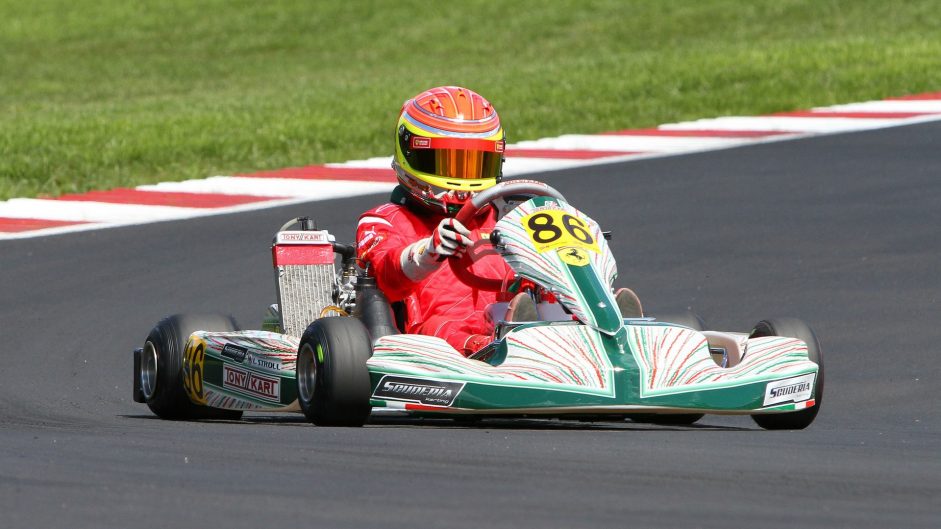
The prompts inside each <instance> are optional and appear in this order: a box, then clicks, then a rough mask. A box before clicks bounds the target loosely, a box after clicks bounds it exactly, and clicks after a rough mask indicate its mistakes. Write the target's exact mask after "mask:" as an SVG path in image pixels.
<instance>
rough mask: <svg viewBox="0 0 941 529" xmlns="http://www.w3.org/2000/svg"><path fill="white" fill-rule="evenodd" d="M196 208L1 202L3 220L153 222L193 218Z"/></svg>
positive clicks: (81, 202) (28, 200)
mask: <svg viewBox="0 0 941 529" xmlns="http://www.w3.org/2000/svg"><path fill="white" fill-rule="evenodd" d="M195 209H196V208H178V207H172V206H142V205H138V204H110V203H107V202H84V201H74V202H70V201H67V200H43V199H35V198H14V199H12V200H8V201H6V202H4V203H0V217H12V218H20V219H43V220H61V221H75V222H124V221H130V222H150V221H158V220H167V219H177V218H180V217H188V216H190V215H192V213H193V212H194V210H195Z"/></svg>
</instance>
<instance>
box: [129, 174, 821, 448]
mask: <svg viewBox="0 0 941 529" xmlns="http://www.w3.org/2000/svg"><path fill="white" fill-rule="evenodd" d="M491 206H492V207H496V208H498V210H499V211H501V212H502V218H501V219H500V220H499V221H498V222H497V224H496V227H495V229H494V230H493V231H492V232H491V233H490V234H489V237H487V238H482V239H480V240H478V241H475V244H474V245H472V246H471V248H470V250H469V251H467V252H465V253H464V254H463V256H462V257H460V258H451V259H448V265H449V266H451V267H452V269H453V271H454V273H455V275H456V276H457V277H458V279H459V280H460V281H463V282H465V283H467V284H469V285H472V286H474V287H476V288H480V289H486V290H492V291H502V290H506V289H508V288H509V286H510V285H515V286H517V287H518V286H520V285H522V284H524V283H525V284H526V285H528V286H529V288H528V290H526V291H527V292H529V293H530V295H531V296H532V297H533V299H534V301H535V302H536V303H537V312H538V314H539V318H538V319H537V320H536V321H522V322H521V321H506V319H505V318H503V317H501V314H503V315H505V309H506V304H505V303H504V304H502V305H500V304H496V305H494V306H492V307H491V311H490V312H491V314H493V316H492V319H493V321H494V323H495V325H494V331H493V341H492V343H491V344H490V345H488V346H487V347H484V348H483V349H482V350H481V351H479V352H478V353H476V354H475V355H473V356H471V357H465V356H463V355H462V354H461V353H460V352H458V351H457V350H455V349H454V348H453V347H452V346H450V345H449V344H448V343H447V342H446V341H445V340H443V339H441V338H438V337H434V336H425V335H415V334H402V333H401V332H400V331H399V329H401V328H404V327H403V326H402V322H401V318H399V319H398V321H397V319H396V313H395V311H393V310H392V307H391V306H390V304H389V302H388V300H387V299H386V298H385V296H384V295H383V294H382V292H381V291H380V290H379V289H378V288H377V287H376V283H375V280H374V279H373V278H371V277H369V275H368V274H367V273H365V272H364V271H362V270H359V269H358V268H357V266H356V264H355V251H354V249H353V247H352V246H349V245H345V244H340V243H337V242H336V241H335V240H334V238H333V237H332V236H331V235H330V234H329V233H328V232H326V231H318V230H315V229H313V227H312V226H311V222H310V221H309V219H294V221H292V222H289V223H288V224H286V225H285V226H284V227H282V229H281V230H280V231H279V232H278V233H277V234H276V236H275V240H274V244H273V246H272V256H273V263H274V268H275V279H276V285H277V301H278V303H277V304H274V305H271V306H270V307H269V309H268V312H267V315H266V317H265V320H264V322H263V324H262V330H250V331H243V330H239V329H238V327H237V325H236V324H235V322H234V321H233V320H232V319H231V318H230V317H223V316H185V315H175V316H170V317H168V318H165V319H164V320H162V321H161V322H159V323H158V324H157V325H156V326H155V327H154V328H153V330H151V332H150V334H149V335H148V336H147V339H146V341H145V342H144V346H143V347H142V348H140V349H137V350H135V351H134V400H135V401H137V402H143V403H147V405H148V406H149V407H150V409H151V410H152V411H153V412H154V413H156V414H157V415H158V416H159V417H161V418H164V419H227V418H228V419H237V418H239V417H240V416H241V414H242V412H243V411H246V410H251V411H267V412H302V413H303V414H304V415H305V416H306V417H307V418H308V419H309V420H310V421H312V422H314V423H316V424H318V425H344V426H361V425H363V424H364V423H366V422H367V420H368V419H369V417H370V414H371V413H372V412H378V411H379V410H383V409H385V410H397V411H399V412H402V413H410V414H416V415H421V416H437V417H450V418H455V419H459V420H460V419H468V418H469V419H473V418H476V417H495V416H504V417H506V416H509V417H517V416H538V417H558V418H580V419H585V418H608V419H611V418H614V419H623V418H631V419H633V420H635V421H647V422H654V423H666V424H691V423H693V422H695V421H696V420H698V419H699V418H701V417H702V416H703V414H707V413H709V414H732V415H750V416H752V417H753V419H754V420H755V422H757V423H758V425H760V426H761V427H763V428H767V429H799V428H805V427H807V426H808V425H810V424H811V423H812V422H813V420H814V418H815V417H816V415H817V412H818V410H819V409H820V405H821V398H822V396H823V358H822V353H821V350H820V346H819V344H818V342H817V338H816V337H815V335H814V333H813V331H812V330H811V329H810V328H809V327H808V326H807V325H806V324H804V323H803V322H801V321H799V320H795V319H766V320H762V321H760V322H759V323H758V324H756V325H755V326H754V328H753V329H752V330H751V331H750V332H744V333H743V332H718V331H707V330H704V329H703V328H702V325H701V320H699V319H698V318H695V317H685V318H669V317H667V318H653V317H646V316H645V317H631V318H625V317H623V315H622V314H621V311H620V309H619V307H618V303H617V300H616V299H615V296H614V293H613V290H612V287H613V284H614V281H615V279H616V276H617V268H616V264H615V260H614V257H613V255H612V253H611V251H610V249H609V247H608V242H607V239H606V236H607V233H606V232H602V231H601V228H600V227H599V225H598V224H597V223H596V222H595V221H593V220H592V219H590V218H589V217H588V216H587V215H585V214H584V213H582V212H581V211H579V210H577V209H576V208H574V207H573V206H571V205H570V204H568V203H567V202H566V201H565V199H564V197H563V196H562V195H561V194H560V193H559V192H558V191H556V190H555V189H553V188H551V187H550V186H548V185H546V184H544V183H541V182H536V181H531V180H513V181H509V182H504V183H501V184H498V185H496V186H494V187H492V188H490V189H487V190H485V191H482V192H480V193H478V194H476V195H475V196H474V198H473V199H472V200H471V201H469V202H468V203H467V204H466V205H465V206H464V208H463V209H462V210H461V211H460V212H459V214H458V216H457V218H458V220H460V221H461V222H462V223H464V224H465V225H467V226H468V228H471V229H473V227H474V219H475V218H477V217H478V215H477V213H478V212H479V211H481V210H482V209H483V208H487V207H491ZM298 222H299V223H300V224H301V227H300V229H294V230H292V229H288V228H289V227H291V226H292V225H293V224H295V223H298ZM335 254H339V255H340V266H339V269H338V270H336V267H335V264H334V262H335ZM479 259H505V260H506V262H507V263H508V264H509V266H510V268H511V269H512V270H513V272H514V273H515V275H514V277H509V278H506V277H480V276H478V275H476V274H475V271H474V266H473V264H474V262H475V261H476V260H479Z"/></svg>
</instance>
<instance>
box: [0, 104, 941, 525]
mask: <svg viewBox="0 0 941 529" xmlns="http://www.w3.org/2000/svg"><path fill="white" fill-rule="evenodd" d="M939 168H941V123H938V122H935V123H929V124H922V125H917V126H910V127H903V128H893V129H885V130H879V131H870V132H862V133H854V134H844V135H835V136H827V137H817V138H812V139H806V140H798V141H788V142H781V143H773V144H765V145H758V146H750V147H744V148H736V149H730V150H725V151H716V152H709V153H703V154H696V155H687V156H677V157H669V158H663V159H654V160H645V161H638V162H632V163H627V164H619V165H609V166H599V167H594V168H590V169H581V170H573V171H562V172H555V173H551V174H547V175H545V176H544V180H545V181H547V182H549V183H550V184H552V185H554V186H556V187H557V188H558V189H560V190H561V191H562V192H563V193H564V194H565V195H566V196H567V197H568V198H569V200H570V201H571V202H572V203H573V204H575V205H576V206H578V207H580V208H581V209H583V210H585V211H587V212H588V213H589V214H591V215H592V216H593V217H595V218H596V220H598V221H599V222H600V223H601V225H602V226H604V227H606V228H610V229H612V230H614V232H615V239H614V241H613V248H614V251H615V254H616V256H617V258H618V262H619V268H620V272H621V278H622V280H621V282H622V283H623V284H628V285H630V286H632V287H634V288H635V289H636V290H637V292H638V293H639V294H640V296H641V298H642V299H643V300H644V301H645V302H646V308H647V309H648V311H650V312H657V311H670V312H673V311H676V310H681V309H685V308H687V307H692V308H693V309H694V310H696V311H698V312H699V313H700V314H702V315H703V316H704V318H705V319H706V320H707V322H708V323H709V324H710V326H711V327H712V328H716V329H723V330H746V329H748V328H749V327H750V326H751V325H752V324H753V323H754V322H755V321H757V320H758V319H761V318H765V317H770V316H776V315H792V316H797V317H800V318H803V319H805V320H807V321H808V322H810V323H811V324H812V325H813V326H814V327H815V329H816V330H817V333H818V335H819V338H820V341H821V343H822V346H823V349H824V352H825V355H826V369H827V388H826V396H825V402H824V404H823V407H822V410H821V412H820V415H819V416H818V417H817V421H816V422H815V423H814V424H813V425H812V426H811V427H810V428H809V429H807V430H804V431H787V432H767V431H762V430H760V429H758V428H757V427H756V426H755V425H754V424H753V423H752V422H751V421H750V419H748V418H746V417H707V418H705V419H704V420H703V421H701V423H700V424H699V425H697V426H695V427H690V428H679V427H656V426H650V425H642V424H634V423H631V422H629V421H628V422H621V423H595V424H586V423H577V422H574V423H571V422H559V421H535V420H532V421H518V422H512V421H499V422H491V421H486V422H484V423H483V424H482V425H480V426H477V427H459V426H457V425H455V424H453V423H451V422H449V421H438V422H434V421H426V422H383V423H380V424H372V425H369V426H367V427H365V428H360V429H339V428H337V429H335V428H319V427H315V426H313V425H309V424H307V423H305V422H303V421H301V420H300V419H299V417H296V416H280V417H279V416H270V415H269V416H263V415H258V416H250V417H248V418H247V419H246V420H244V421H241V422H221V423H220V422H217V423H210V422H203V423H185V422H165V421H161V420H159V419H156V418H154V417H153V416H152V415H151V414H150V412H149V410H147V408H146V407H145V406H144V405H139V404H135V403H133V402H132V401H131V356H130V351H131V349H132V348H134V347H136V346H139V345H140V344H141V342H142V341H143V339H144V337H145V336H146V333H147V331H148V329H149V328H150V326H152V325H153V323H155V322H156V321H157V320H158V319H159V318H161V317H162V316H164V315H166V314H169V313H173V312H179V311H187V312H228V313H232V314H234V315H235V316H236V318H237V319H238V320H239V321H240V322H241V323H242V324H243V326H257V325H259V322H260V318H261V315H262V311H263V309H264V307H265V306H266V304H268V303H270V302H272V301H273V298H274V291H273V279H272V272H271V269H270V266H271V265H270V257H269V256H270V254H269V249H268V245H269V242H270V239H271V236H272V233H273V231H274V230H276V229H277V228H278V227H279V226H280V225H281V224H282V222H283V221H284V220H286V219H288V218H290V217H293V216H296V215H299V214H313V215H315V216H316V218H317V219H318V220H319V222H320V225H321V226H325V227H329V228H330V229H331V230H332V231H333V232H334V233H336V234H337V235H338V236H339V238H340V239H349V238H351V237H352V235H353V229H354V224H355V219H356V215H357V214H358V213H359V212H360V211H363V210H365V209H367V208H368V207H370V206H371V205H373V204H374V203H376V202H377V201H379V200H380V197H360V198H351V199H345V200H336V201H333V202H329V203H311V204H302V205H297V206H291V207H285V208H281V209H270V210H262V211H256V212H251V213H243V214H238V215H225V216H218V217H210V218H201V219H193V220H188V221H183V222H166V223H158V224H150V225H145V226H138V227H127V228H118V229H108V230H102V231H95V232H85V233H76V234H70V235H65V236H55V237H45V238H37V239H29V240H12V241H3V242H0V294H2V300H3V303H2V307H0V344H2V345H0V348H2V349H0V360H2V362H0V527H4V528H16V527H68V528H81V527H169V526H180V527H195V526H211V527H233V528H235V527H270V526H275V525H277V526H284V525H289V526H310V527H313V526H318V527H378V526H382V527H387V528H395V527H409V528H414V527H475V528H476V527H541V528H547V527H587V526H604V527H615V526H618V527H630V526H643V527H723V528H725V527H744V526H759V525H760V526H762V527H769V526H770V527H810V526H816V527H938V526H939V525H941V502H939V500H941V406H939V402H941V399H939V397H938V390H939V382H938V381H939V379H941V377H939V375H941V372H939V371H941V369H939V367H938V366H939V364H941V356H939V354H941V351H939V344H941V325H939V314H941V275H939V263H941V236H939V227H941V207H939V206H941V178H939V174H938V171H939Z"/></svg>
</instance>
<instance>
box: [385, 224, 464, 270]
mask: <svg viewBox="0 0 941 529" xmlns="http://www.w3.org/2000/svg"><path fill="white" fill-rule="evenodd" d="M470 235H471V233H470V230H468V229H467V228H466V227H465V226H464V225H463V224H461V223H460V222H458V221H457V220H455V219H450V218H449V219H442V221H441V222H439V223H438V226H437V227H436V228H435V231H434V232H432V234H431V237H428V238H425V239H421V240H419V241H417V242H415V243H412V244H410V245H409V246H407V247H406V248H405V249H404V250H403V251H402V254H401V256H400V263H401V266H402V272H404V273H405V275H406V276H407V277H408V278H409V279H411V280H412V281H415V282H418V281H421V280H422V279H424V278H426V277H428V275H430V274H431V273H432V272H434V271H435V270H437V269H438V267H439V266H441V262H442V261H444V260H445V259H446V258H448V257H456V256H460V255H461V254H463V253H464V251H465V250H466V249H467V247H468V246H470V245H471V244H472V242H473V241H471V240H470Z"/></svg>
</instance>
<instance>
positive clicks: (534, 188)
mask: <svg viewBox="0 0 941 529" xmlns="http://www.w3.org/2000/svg"><path fill="white" fill-rule="evenodd" d="M511 196H525V197H530V198H531V197H552V198H556V199H559V200H565V197H563V196H562V193H559V192H558V191H556V190H555V189H553V188H552V187H551V186H549V185H548V184H544V183H542V182H537V181H536V180H510V181H508V182H502V183H499V184H497V185H495V186H493V187H491V188H489V189H486V190H484V191H481V192H480V193H477V194H476V195H474V196H473V198H471V199H470V200H468V201H467V202H466V203H465V204H464V206H463V207H461V210H460V211H458V212H457V215H456V216H455V217H454V219H455V220H457V221H458V222H460V223H461V224H463V225H464V227H466V228H467V229H468V230H469V231H472V232H473V231H474V230H475V229H476V228H479V227H480V220H481V218H480V213H481V211H482V210H483V209H484V208H485V207H487V206H489V205H490V204H492V203H493V202H494V201H496V200H498V199H501V198H507V197H511ZM471 241H472V244H471V245H470V246H468V248H467V251H465V252H464V254H463V255H461V256H460V257H456V258H450V259H448V264H449V265H450V266H451V271H452V272H454V275H455V277H457V278H458V280H459V281H461V282H462V283H464V284H465V285H467V286H469V287H471V288H475V289H477V290H484V291H488V292H500V291H501V290H502V289H503V283H504V278H502V277H499V278H494V277H485V276H480V275H477V274H475V273H474V272H473V271H471V266H472V265H473V264H474V261H475V260H476V258H478V257H481V256H483V255H485V254H484V253H483V252H477V251H476V248H477V247H479V246H480V245H479V244H478V243H479V242H480V241H481V239H480V238H478V237H472V238H471Z"/></svg>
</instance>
